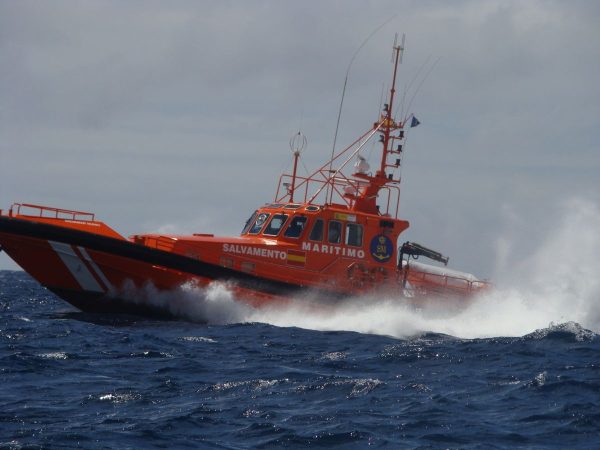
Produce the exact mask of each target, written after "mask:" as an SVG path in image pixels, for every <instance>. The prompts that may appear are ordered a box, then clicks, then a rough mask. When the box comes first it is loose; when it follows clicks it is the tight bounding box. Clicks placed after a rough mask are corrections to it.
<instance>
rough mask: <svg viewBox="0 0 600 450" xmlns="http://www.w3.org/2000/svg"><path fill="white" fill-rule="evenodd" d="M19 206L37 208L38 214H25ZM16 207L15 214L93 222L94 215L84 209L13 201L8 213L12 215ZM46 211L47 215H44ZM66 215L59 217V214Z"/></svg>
mask: <svg viewBox="0 0 600 450" xmlns="http://www.w3.org/2000/svg"><path fill="white" fill-rule="evenodd" d="M21 208H25V209H28V208H29V209H34V210H39V214H27V212H24V213H21ZM15 209H16V215H17V216H29V217H47V218H54V219H71V220H81V221H84V222H94V220H95V217H96V215H95V214H94V213H90V212H86V211H75V210H72V209H62V208H53V207H51V206H43V205H34V204H32V203H13V204H12V206H11V207H10V209H9V211H8V214H9V216H13V214H15V213H14V210H15ZM45 213H48V214H49V215H45ZM61 215H62V216H67V217H60V216H61Z"/></svg>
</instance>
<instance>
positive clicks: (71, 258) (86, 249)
mask: <svg viewBox="0 0 600 450" xmlns="http://www.w3.org/2000/svg"><path fill="white" fill-rule="evenodd" d="M402 51H403V47H402V46H401V45H395V46H394V69H393V76H392V85H391V89H390V94H389V97H388V99H387V102H386V103H385V104H384V106H383V108H382V111H381V115H380V117H379V119H378V120H377V121H376V122H375V123H374V124H373V125H372V126H371V127H370V128H369V129H368V130H367V131H366V132H365V133H363V134H362V135H361V136H360V137H359V138H358V139H356V140H355V141H354V142H353V143H352V144H351V145H349V146H348V147H346V148H344V149H342V150H340V151H337V152H334V153H333V154H332V157H331V159H330V160H329V161H327V162H326V163H325V164H323V166H321V167H319V168H318V169H317V170H315V171H314V172H313V173H312V174H309V175H307V176H300V175H299V174H298V173H297V166H298V164H297V163H298V158H299V157H300V151H301V150H302V148H303V147H304V145H305V138H304V137H303V135H302V134H301V133H298V134H297V135H296V136H295V137H294V138H293V140H292V150H293V155H294V168H293V172H292V173H291V174H283V175H282V176H281V177H280V179H279V184H278V187H277V191H276V194H275V198H274V200H273V201H272V202H269V203H267V204H265V205H263V206H262V207H260V208H258V209H257V210H256V211H255V212H254V213H253V214H252V215H251V217H250V218H249V219H248V221H247V223H246V224H245V226H244V228H243V230H242V232H241V234H240V236H237V237H222V236H214V235H212V234H192V235H184V236H181V235H166V234H140V235H134V236H131V237H129V238H125V237H123V236H121V235H120V234H119V233H117V232H116V231H114V230H113V229H112V228H110V227H109V226H107V225H106V224H104V223H103V222H100V221H97V220H96V219H95V216H94V214H92V213H87V212H81V211H72V210H66V209H59V208H50V207H46V206H41V205H32V204H14V205H13V206H12V207H11V209H10V210H9V211H8V212H7V213H5V214H3V213H2V212H1V211H0V246H1V248H2V249H3V250H4V251H6V253H8V254H9V255H10V256H11V257H12V258H13V259H14V260H15V261H16V262H17V263H18V264H19V265H20V266H21V267H22V268H23V269H24V270H26V271H27V272H28V273H30V274H31V275H32V276H33V277H34V278H35V279H36V280H38V281H39V282H40V283H41V284H43V285H44V286H46V287H47V288H48V289H50V290H52V291H53V292H55V293H56V294H57V295H58V296H60V297H62V298H63V299H65V300H67V301H68V302H70V303H72V304H73V305H75V306H76V307H78V308H80V309H82V310H84V311H120V312H133V313H146V312H152V309H153V308H152V307H150V306H149V305H145V304H143V302H140V301H139V300H137V299H136V298H132V295H131V292H133V291H135V288H137V289H139V288H143V287H144V286H148V285H151V286H153V288H156V289H158V290H172V289H175V288H177V287H178V286H180V285H182V284H183V283H187V282H193V283H195V284H197V285H199V286H206V285H208V284H210V283H212V282H214V281H221V282H226V283H228V285H229V286H230V289H232V290H233V291H234V292H235V294H236V296H237V297H238V298H240V299H242V300H244V301H248V302H250V303H252V304H263V303H265V302H276V301H280V302H285V301H286V300H287V299H289V298H290V297H293V296H295V295H298V294H299V293H304V292H307V291H310V292H312V293H313V294H314V295H316V296H319V297H320V298H324V299H332V298H333V299H335V298H342V297H348V296H356V295H362V294H365V293H371V292H381V293H385V294H389V295H392V296H395V297H399V298H404V299H407V300H409V301H411V302H419V301H421V300H422V299H423V298H426V297H427V298H428V297H431V296H436V297H437V298H440V299H443V298H448V297H452V298H458V299H467V298H469V297H470V296H472V295H473V294H474V293H476V292H478V291H479V290H481V289H482V288H484V287H485V286H486V285H487V283H485V282H483V281H480V280H477V279H476V278H475V277H473V276H472V275H469V274H464V273H461V272H456V271H450V270H446V269H445V268H441V267H433V266H428V265H424V264H420V263H418V264H417V263H414V262H412V261H410V259H411V258H413V259H414V258H418V257H420V256H423V257H427V258H431V259H433V260H436V261H438V262H441V263H443V264H446V263H447V262H448V259H447V258H446V257H444V256H443V255H441V254H440V253H438V252H435V251H433V250H430V249H428V248H426V247H424V246H421V245H419V244H415V243H411V242H405V243H403V244H402V245H401V246H398V243H399V242H400V241H401V239H400V235H401V234H402V233H403V232H404V231H405V230H406V229H407V228H408V227H409V223H408V221H406V220H402V219H400V218H399V206H400V181H401V180H400V175H399V170H400V167H401V164H402V154H403V151H404V150H403V146H404V144H405V131H406V128H407V127H410V126H411V125H412V126H414V125H415V123H416V119H415V118H414V116H408V117H406V118H403V119H400V120H399V119H397V118H396V117H395V115H394V101H395V92H396V77H397V70H398V64H399V62H400V60H401V56H402ZM372 139H378V140H379V142H380V158H379V159H378V161H377V165H376V167H375V168H374V169H373V170H371V168H370V165H369V163H368V162H367V161H366V159H365V158H364V157H363V156H362V154H361V151H363V149H364V147H365V145H366V144H367V143H368V142H371V140H372ZM132 287H133V288H134V289H132Z"/></svg>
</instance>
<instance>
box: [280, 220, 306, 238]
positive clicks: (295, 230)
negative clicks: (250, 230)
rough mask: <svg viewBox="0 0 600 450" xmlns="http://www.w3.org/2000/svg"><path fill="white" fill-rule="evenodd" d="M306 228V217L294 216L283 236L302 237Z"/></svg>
mask: <svg viewBox="0 0 600 450" xmlns="http://www.w3.org/2000/svg"><path fill="white" fill-rule="evenodd" d="M305 226H306V216H294V218H293V219H292V220H291V222H290V224H289V225H288V227H287V229H286V230H285V233H284V234H283V235H284V236H285V237H291V238H297V237H300V235H301V234H302V232H303V231H304V227H305Z"/></svg>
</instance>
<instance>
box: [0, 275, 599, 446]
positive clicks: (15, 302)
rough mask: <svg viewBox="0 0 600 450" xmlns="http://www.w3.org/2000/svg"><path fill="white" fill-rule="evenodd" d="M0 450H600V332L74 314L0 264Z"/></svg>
mask: <svg viewBox="0 0 600 450" xmlns="http://www.w3.org/2000/svg"><path fill="white" fill-rule="evenodd" d="M0 343H1V347H0V377H1V378H0V380H1V383H0V448H73V447H82V448H131V449H140V448H281V447H334V446H338V447H340V448H366V447H367V446H370V445H371V446H374V447H380V448H561V449H563V448H576V447H577V448H600V339H599V338H598V337H597V336H596V335H595V334H594V333H591V332H588V331H586V330H584V329H583V328H581V327H579V326H578V325H577V324H574V323H567V324H559V325H555V326H553V327H550V328H548V329H544V330H538V331H537V332H534V333H532V334H529V335H526V336H524V337H519V338H502V337H498V338H491V339H475V340H472V339H471V340H464V339H458V338H454V337H451V336H446V335H440V334H427V333H425V334H422V335H421V336H419V337H414V338H411V339H404V340H402V339H397V338H392V337H386V336H378V335H369V334H360V333H355V332H323V331H314V330H305V329H300V328H280V327H275V326H271V325H267V324H261V323H240V324H229V325H219V326H217V325H206V324H199V323H191V322H186V321H157V320H148V319H139V318H130V317H129V318H128V317H118V316H97V315H87V314H83V313H79V312H76V311H75V310H74V309H73V308H71V307H70V306H68V305H67V304H65V303H63V302H62V301H61V300H59V299H57V298H56V297H55V296H54V295H52V294H51V293H49V292H48V291H47V290H45V289H43V288H42V287H40V286H39V285H38V284H37V283H36V282H35V281H33V280H31V279H30V278H29V277H28V276H27V275H26V274H24V273H22V272H8V271H5V272H0Z"/></svg>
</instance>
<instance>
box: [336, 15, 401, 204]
mask: <svg viewBox="0 0 600 450" xmlns="http://www.w3.org/2000/svg"><path fill="white" fill-rule="evenodd" d="M396 17H398V14H394V15H393V16H392V17H390V18H389V19H387V20H386V21H385V22H383V23H382V24H381V25H379V26H378V27H377V28H375V29H374V30H373V31H371V33H370V34H369V35H368V36H367V37H366V39H365V40H364V41H362V44H360V46H359V47H358V48H357V49H356V51H355V52H354V54H353V55H352V58H350V63H349V64H348V68H347V69H346V76H345V77H344V87H343V88H342V98H341V100H340V107H339V110H338V116H337V122H336V124H335V134H334V135H333V146H332V147H331V159H330V162H329V173H331V167H332V164H333V157H334V156H335V144H336V143H337V136H338V130H339V128H340V119H341V118H342V107H343V106H344V97H345V96H346V85H347V84H348V75H349V74H350V69H351V68H352V63H353V62H354V59H355V58H356V56H357V55H358V53H359V52H360V51H361V50H362V48H363V47H364V46H365V45H366V44H367V42H369V40H371V38H372V37H373V36H374V35H375V34H377V32H378V31H379V30H381V29H382V28H383V27H384V26H386V25H387V24H388V23H390V22H391V21H392V20H394V19H395V18H396ZM327 191H328V192H327V196H326V197H325V198H328V197H329V186H328V187H327Z"/></svg>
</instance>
